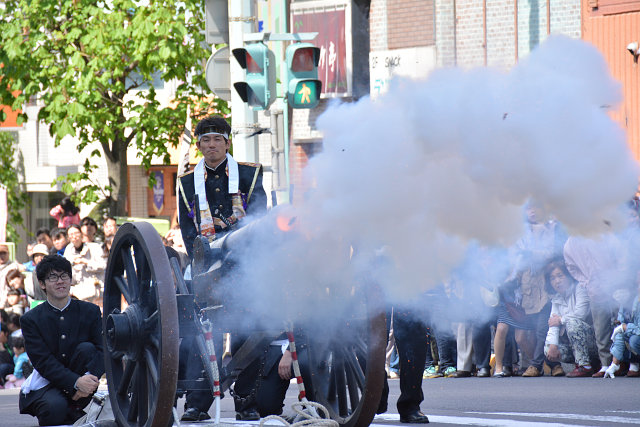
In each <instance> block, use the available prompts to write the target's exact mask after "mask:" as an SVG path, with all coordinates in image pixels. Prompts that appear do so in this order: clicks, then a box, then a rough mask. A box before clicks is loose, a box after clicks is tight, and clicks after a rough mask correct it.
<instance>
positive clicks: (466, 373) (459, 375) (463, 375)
mask: <svg viewBox="0 0 640 427" xmlns="http://www.w3.org/2000/svg"><path fill="white" fill-rule="evenodd" d="M452 376H453V378H469V377H470V376H471V372H469V371H456V373H455V374H453V375H452Z"/></svg>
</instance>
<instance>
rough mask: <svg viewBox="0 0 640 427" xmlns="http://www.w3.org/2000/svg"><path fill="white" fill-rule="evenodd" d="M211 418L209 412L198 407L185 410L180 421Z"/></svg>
mask: <svg viewBox="0 0 640 427" xmlns="http://www.w3.org/2000/svg"><path fill="white" fill-rule="evenodd" d="M210 418H211V416H210V415H209V414H208V413H206V412H202V411H200V410H199V409H198V408H189V409H187V410H186V411H184V414H182V418H180V421H204V420H208V419H210Z"/></svg>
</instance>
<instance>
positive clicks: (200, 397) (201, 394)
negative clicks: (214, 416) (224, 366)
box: [178, 336, 222, 412]
mask: <svg viewBox="0 0 640 427" xmlns="http://www.w3.org/2000/svg"><path fill="white" fill-rule="evenodd" d="M215 342H218V340H216V341H215ZM214 346H215V343H214ZM215 347H216V355H218V354H219V355H220V356H221V355H222V353H219V350H220V349H221V348H222V347H218V346H215ZM218 363H219V362H218ZM203 371H204V366H203V365H202V359H201V357H200V352H199V350H198V345H197V343H196V338H195V336H190V337H184V338H182V342H181V343H180V358H179V367H178V378H185V379H188V380H195V379H198V378H207V377H206V375H205V373H204V372H203ZM212 403H213V393H212V392H211V390H188V391H187V398H186V399H185V403H184V409H185V411H186V410H187V409H190V408H196V409H198V410H199V411H201V412H207V411H209V408H210V407H211V404H212Z"/></svg>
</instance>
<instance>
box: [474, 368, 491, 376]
mask: <svg viewBox="0 0 640 427" xmlns="http://www.w3.org/2000/svg"><path fill="white" fill-rule="evenodd" d="M477 376H478V377H479V378H487V377H490V376H491V371H490V370H489V368H480V369H478V373H477Z"/></svg>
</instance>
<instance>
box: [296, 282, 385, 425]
mask: <svg viewBox="0 0 640 427" xmlns="http://www.w3.org/2000/svg"><path fill="white" fill-rule="evenodd" d="M351 300H352V303H351V304H350V305H349V307H350V311H351V315H350V316H348V317H347V318H346V320H344V321H341V322H340V324H339V325H338V327H337V328H335V330H334V331H332V332H331V333H329V334H327V332H326V331H325V332H324V333H318V334H316V333H314V334H312V335H311V336H310V337H309V339H308V347H307V351H306V355H305V356H306V358H308V372H303V376H304V382H305V388H306V389H307V395H308V396H309V399H310V400H312V401H316V402H318V403H321V404H322V405H324V406H325V407H326V408H327V409H328V411H329V416H330V417H331V418H332V419H333V420H335V421H337V422H338V423H339V424H340V425H341V426H346V427H360V426H362V427H364V426H368V425H369V424H371V422H372V420H373V418H374V417H375V415H376V410H377V409H378V405H379V403H380V397H381V395H382V390H383V387H384V379H385V371H384V363H385V348H386V344H387V336H386V335H387V328H386V318H385V313H384V309H383V306H382V295H381V292H380V290H379V288H377V287H376V286H367V287H363V288H362V289H360V290H359V291H358V292H356V293H355V295H353V297H352V298H351ZM305 371H307V369H305Z"/></svg>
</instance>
